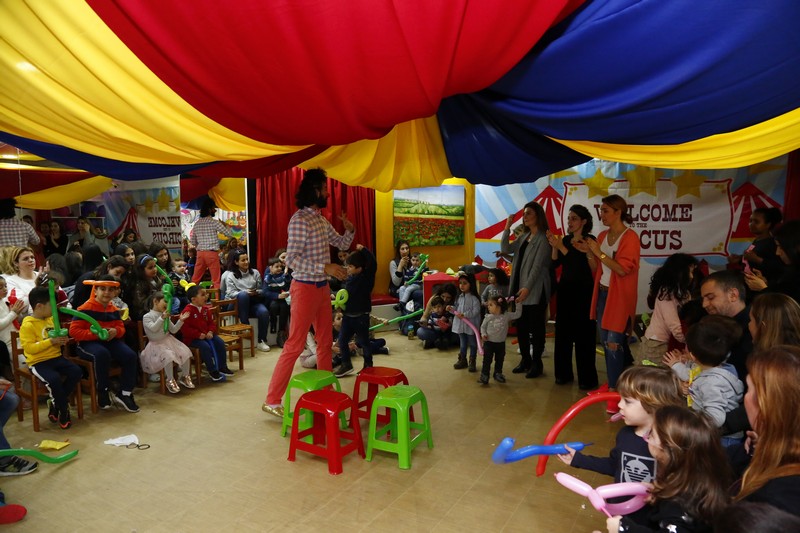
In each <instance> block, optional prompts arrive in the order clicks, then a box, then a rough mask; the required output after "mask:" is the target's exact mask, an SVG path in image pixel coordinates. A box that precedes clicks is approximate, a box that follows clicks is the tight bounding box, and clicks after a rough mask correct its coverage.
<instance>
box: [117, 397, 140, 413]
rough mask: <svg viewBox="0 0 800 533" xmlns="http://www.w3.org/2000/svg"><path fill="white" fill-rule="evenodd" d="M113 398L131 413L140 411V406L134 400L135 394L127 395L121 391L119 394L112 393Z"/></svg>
mask: <svg viewBox="0 0 800 533" xmlns="http://www.w3.org/2000/svg"><path fill="white" fill-rule="evenodd" d="M111 399H112V400H113V401H114V403H115V404H117V405H118V406H119V407H122V408H123V409H125V410H126V411H128V412H129V413H138V412H139V406H138V405H136V402H135V401H133V394H129V395H127V396H125V395H124V394H122V393H121V392H120V393H118V394H112V395H111Z"/></svg>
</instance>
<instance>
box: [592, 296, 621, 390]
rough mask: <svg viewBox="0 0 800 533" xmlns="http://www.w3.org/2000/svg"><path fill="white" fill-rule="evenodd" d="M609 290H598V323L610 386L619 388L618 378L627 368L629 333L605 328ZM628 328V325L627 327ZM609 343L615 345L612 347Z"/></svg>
mask: <svg viewBox="0 0 800 533" xmlns="http://www.w3.org/2000/svg"><path fill="white" fill-rule="evenodd" d="M607 298H608V291H607V290H600V291H598V292H597V325H598V326H600V342H601V343H602V344H603V351H604V352H605V359H606V374H607V375H608V387H609V388H611V389H616V388H617V380H618V379H619V376H620V374H622V371H623V370H625V347H626V346H627V344H628V335H627V334H626V333H624V332H619V331H611V330H608V329H603V327H602V325H601V324H602V323H603V312H604V311H605V309H606V299H607ZM626 329H627V327H626ZM609 345H613V346H614V349H611V348H610V347H609Z"/></svg>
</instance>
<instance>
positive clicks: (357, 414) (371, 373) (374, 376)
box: [350, 366, 414, 424]
mask: <svg viewBox="0 0 800 533" xmlns="http://www.w3.org/2000/svg"><path fill="white" fill-rule="evenodd" d="M362 382H364V383H366V384H368V385H369V386H368V387H367V398H366V399H365V400H362V399H361V396H360V395H361V383H362ZM392 385H408V378H407V377H406V375H405V374H403V371H402V370H398V369H396V368H388V367H385V366H374V367H371V368H365V369H363V370H362V371H361V372H360V373H359V374H358V376H357V377H356V384H355V386H354V387H353V403H355V408H354V409H353V410H352V411H351V412H350V422H351V424H352V420H353V419H354V418H355V419H359V418H364V419H366V420H369V413H370V411H372V402H373V401H374V400H375V396H376V395H377V394H378V387H379V386H382V387H384V388H387V387H391V386H392ZM411 420H414V415H413V414H412V415H411ZM378 421H379V422H381V423H382V424H387V423H388V422H389V414H388V412H386V413H385V414H378Z"/></svg>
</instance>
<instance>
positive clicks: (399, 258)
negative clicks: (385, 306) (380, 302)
mask: <svg viewBox="0 0 800 533" xmlns="http://www.w3.org/2000/svg"><path fill="white" fill-rule="evenodd" d="M394 249H395V254H394V259H392V260H391V261H390V262H389V294H391V295H392V296H394V297H395V298H397V297H398V291H399V290H400V287H402V286H403V283H405V281H404V279H403V278H404V274H405V271H406V270H407V269H408V268H410V267H411V245H409V244H408V241H406V240H404V239H400V240H399V241H397V244H396V245H395V247H394Z"/></svg>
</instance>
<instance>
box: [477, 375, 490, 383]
mask: <svg viewBox="0 0 800 533" xmlns="http://www.w3.org/2000/svg"><path fill="white" fill-rule="evenodd" d="M478 383H480V384H482V385H488V384H489V374H481V376H480V377H479V378H478Z"/></svg>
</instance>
